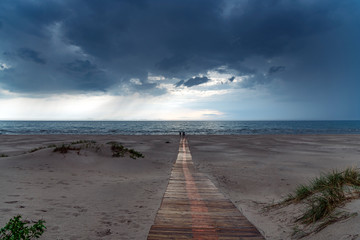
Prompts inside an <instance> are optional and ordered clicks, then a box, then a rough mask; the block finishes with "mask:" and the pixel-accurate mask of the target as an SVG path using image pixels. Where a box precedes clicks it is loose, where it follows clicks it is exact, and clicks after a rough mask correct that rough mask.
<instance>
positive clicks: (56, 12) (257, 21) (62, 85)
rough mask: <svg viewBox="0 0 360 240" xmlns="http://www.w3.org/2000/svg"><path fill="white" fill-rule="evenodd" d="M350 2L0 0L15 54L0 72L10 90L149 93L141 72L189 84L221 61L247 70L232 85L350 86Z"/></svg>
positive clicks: (354, 35)
mask: <svg viewBox="0 0 360 240" xmlns="http://www.w3.org/2000/svg"><path fill="white" fill-rule="evenodd" d="M359 5H360V3H359V1H356V0H349V1H338V0H316V1H315V0H314V1H311V0H309V1H301V0H252V1H245V0H197V1H193V0H181V1H180V0H174V1H168V0H158V1H154V0H141V1H140V0H121V1H119V0H107V1H85V0H63V1H55V0H49V1H25V0H2V1H1V2H0V22H2V24H0V26H2V27H0V39H1V45H0V51H1V52H10V53H14V52H15V53H17V54H18V58H10V57H9V58H8V61H9V62H7V64H8V65H11V66H14V67H13V69H12V71H7V72H8V73H7V76H6V78H5V76H4V74H3V75H1V76H0V81H1V82H2V86H6V87H7V88H9V89H12V90H13V91H25V92H32V91H35V89H38V90H41V89H42V90H44V91H47V89H55V90H56V89H58V91H70V90H74V91H88V90H96V89H98V90H101V91H107V90H109V91H110V90H111V89H112V88H114V86H121V85H124V86H125V85H129V84H130V79H133V78H136V79H139V80H140V81H141V82H142V85H137V86H134V88H132V91H149V92H151V91H152V89H157V88H158V87H159V85H158V84H151V82H149V81H148V80H147V76H148V75H149V74H152V75H162V76H164V77H165V78H166V79H172V78H177V79H181V81H180V82H178V83H174V84H175V85H176V86H181V85H183V86H188V87H191V86H195V85H198V83H199V82H201V81H199V80H200V79H202V81H205V80H206V79H205V78H200V77H197V78H194V79H195V80H191V79H190V78H191V77H193V76H204V75H206V73H207V72H208V71H209V70H214V69H219V68H220V67H224V68H222V70H219V71H223V72H224V73H226V72H227V71H230V72H231V73H230V74H231V75H234V77H237V76H248V78H246V80H245V81H244V82H243V83H242V84H239V85H238V86H239V87H251V88H253V87H256V86H257V85H266V84H268V83H271V82H272V80H273V78H275V77H281V78H282V80H283V81H285V82H286V83H287V84H288V85H286V86H287V87H288V90H289V91H288V92H291V89H296V91H294V92H296V93H298V92H301V91H298V89H299V85H301V88H302V89H303V92H304V93H305V92H307V91H306V89H307V88H308V87H310V88H311V89H313V90H314V91H317V90H319V89H320V88H321V87H322V86H324V85H327V84H326V82H327V81H331V82H332V85H331V86H334V89H336V87H335V86H337V85H340V84H341V85H348V86H351V88H352V89H354V87H358V83H356V81H355V80H354V79H357V78H358V76H359V73H358V71H355V70H354V69H355V67H354V66H353V65H352V64H353V63H354V62H358V61H357V60H358V59H359V51H357V50H358V47H357V46H358V42H359V41H360V34H359V33H358V26H357V23H358V22H359V20H360V19H359V14H358V12H359V9H360V6H359ZM24 46H26V48H24ZM19 49H22V50H19ZM253 59H257V60H253ZM0 60H6V59H0ZM31 63H38V64H31ZM45 63H46V64H45ZM335 66H338V67H337V68H335ZM284 67H286V71H284V69H285V68H284ZM329 69H330V70H329ZM335 69H336V71H337V72H335ZM233 72H236V74H233ZM278 72H281V74H275V73H278ZM339 72H341V73H340V74H337V73H339ZM265 75H268V76H266V77H265ZM280 75H281V76H280ZM335 76H336V77H335ZM208 77H210V76H208ZM10 79H13V80H10ZM33 79H36V81H33ZM196 79H197V80H196ZM190 80H191V81H190ZM28 81H32V82H33V83H32V84H29V83H28ZM229 81H230V82H231V80H230V79H229ZM34 84H37V85H36V87H35V86H33V85H34ZM327 86H328V85H327ZM343 91H346V89H344V90H343ZM155 92H156V91H155ZM160 92H161V91H160Z"/></svg>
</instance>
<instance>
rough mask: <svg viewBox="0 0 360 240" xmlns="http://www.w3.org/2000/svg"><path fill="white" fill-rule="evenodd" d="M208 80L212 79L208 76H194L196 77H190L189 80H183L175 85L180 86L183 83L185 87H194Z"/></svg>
mask: <svg viewBox="0 0 360 240" xmlns="http://www.w3.org/2000/svg"><path fill="white" fill-rule="evenodd" d="M208 81H210V79H209V78H207V77H194V78H190V79H189V80H187V81H184V80H181V81H179V82H178V83H176V84H175V86H176V87H180V86H182V85H183V86H185V87H193V86H197V85H200V84H203V83H207V82H208Z"/></svg>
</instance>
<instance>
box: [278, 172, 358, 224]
mask: <svg viewBox="0 0 360 240" xmlns="http://www.w3.org/2000/svg"><path fill="white" fill-rule="evenodd" d="M359 193H360V171H359V169H357V168H347V169H345V170H344V171H338V170H333V171H331V172H328V173H325V174H322V175H321V176H320V177H317V178H314V179H313V180H311V181H310V182H309V184H307V185H299V186H298V187H297V188H296V190H295V191H294V193H293V194H289V195H288V197H287V198H286V199H285V200H284V201H283V202H282V203H286V204H289V203H298V202H301V201H305V203H306V204H307V206H308V208H307V210H306V211H305V213H304V214H303V215H302V216H301V217H300V218H298V219H297V221H300V222H301V223H304V224H310V223H314V222H316V221H318V220H321V219H323V218H325V217H327V216H329V215H331V214H332V213H333V211H334V210H335V209H336V208H337V207H340V206H342V205H343V204H344V203H346V202H347V201H349V200H351V199H355V198H359Z"/></svg>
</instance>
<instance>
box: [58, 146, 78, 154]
mask: <svg viewBox="0 0 360 240" xmlns="http://www.w3.org/2000/svg"><path fill="white" fill-rule="evenodd" d="M70 150H80V148H76V147H72V146H71V145H65V144H63V145H61V146H60V147H56V148H55V149H54V152H60V153H67V152H68V151H70Z"/></svg>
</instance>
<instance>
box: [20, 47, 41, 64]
mask: <svg viewBox="0 0 360 240" xmlns="http://www.w3.org/2000/svg"><path fill="white" fill-rule="evenodd" d="M18 56H19V57H20V58H22V59H24V60H26V61H33V62H36V63H40V64H45V63H46V60H45V59H43V58H41V57H40V53H39V52H37V51H35V50H32V49H29V48H20V49H19V50H18Z"/></svg>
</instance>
